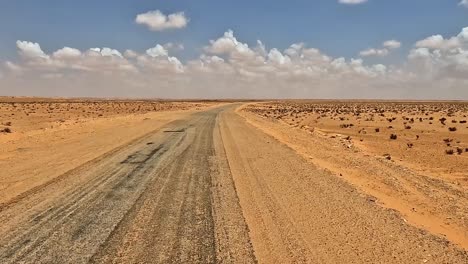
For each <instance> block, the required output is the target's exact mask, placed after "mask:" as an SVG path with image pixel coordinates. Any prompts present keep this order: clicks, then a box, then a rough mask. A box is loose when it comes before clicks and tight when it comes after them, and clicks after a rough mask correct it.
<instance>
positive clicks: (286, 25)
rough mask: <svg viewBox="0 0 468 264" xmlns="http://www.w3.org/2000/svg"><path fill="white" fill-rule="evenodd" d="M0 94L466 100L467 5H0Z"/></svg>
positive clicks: (395, 1) (22, 0)
mask: <svg viewBox="0 0 468 264" xmlns="http://www.w3.org/2000/svg"><path fill="white" fill-rule="evenodd" d="M343 2H345V3H343ZM346 2H347V3H346ZM231 30H232V31H231ZM257 40H260V41H261V42H257ZM180 45H183V48H181V46H180ZM175 47H178V48H175ZM0 95H39V96H106V97H109V96H120V97H122V96H124V97H170V98H186V97H191V98H192V97H203V98H222V97H229V98H385V99H393V98H401V99H413V98H414V99H468V0H315V1H311V0H290V1H266V0H258V1H208V0H195V1H194V0H192V1H188V0H186V1H182V0H170V1H169V0H166V1H154V0H153V1H150V0H120V1H116V0H113V1H111V0H102V1H91V0H80V1H76V0H49V1H46V0H43V1H38V0H15V1H2V2H1V3H0Z"/></svg>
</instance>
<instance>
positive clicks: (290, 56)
mask: <svg viewBox="0 0 468 264" xmlns="http://www.w3.org/2000/svg"><path fill="white" fill-rule="evenodd" d="M436 36H437V35H436ZM467 40H468V28H465V29H463V30H462V31H461V32H460V33H459V34H458V35H456V36H453V37H447V38H443V37H436V38H434V37H428V38H426V39H423V40H421V41H418V42H417V43H415V45H414V47H413V48H412V49H411V50H410V52H409V54H408V56H407V59H406V61H405V62H404V63H402V64H401V65H385V64H371V63H369V62H368V61H366V59H365V58H344V57H338V58H336V57H335V58H334V57H332V56H330V55H327V54H326V53H324V52H323V51H321V50H319V49H316V48H313V47H308V46H307V45H306V44H305V43H293V44H291V45H290V46H289V47H287V48H286V49H284V50H282V49H279V48H267V45H265V44H264V43H263V42H262V41H257V43H256V45H254V46H252V47H251V46H249V45H248V44H247V43H245V42H243V41H241V40H239V39H238V38H237V37H236V36H235V34H234V32H233V31H232V30H228V31H226V32H225V33H224V34H223V35H221V36H220V37H219V38H216V39H214V40H211V41H209V42H208V43H207V45H206V46H205V47H204V48H203V52H202V54H200V56H199V57H198V58H196V59H191V60H188V61H184V62H182V61H181V60H180V59H179V58H177V57H175V56H174V55H172V54H171V50H176V49H178V48H177V45H176V44H155V46H153V47H150V48H148V49H147V50H145V51H142V52H138V51H134V50H126V51H125V52H123V55H122V54H121V53H120V51H118V50H115V49H113V48H109V47H105V48H91V49H88V50H85V51H80V50H77V49H74V48H70V47H64V48H62V49H59V50H57V51H55V52H52V53H51V54H46V53H45V52H43V51H42V49H41V48H40V46H39V44H37V43H33V42H24V41H23V42H18V53H19V54H20V55H21V59H20V60H19V61H17V62H10V61H8V62H4V63H0V72H2V73H3V77H2V79H1V80H0V85H1V86H2V87H10V92H11V93H12V94H15V93H17V94H29V95H31V90H26V89H28V88H27V87H35V90H34V91H37V93H38V94H39V95H43V96H46V95H63V96H133V97H145V96H146V97H170V98H200V97H204V98H228V97H229V98H315V97H319V98H324V97H326V98H419V99H423V98H438V99H442V98H448V99H450V98H451V99H461V98H463V99H468V90H467V89H466V87H468V41H467ZM400 46H401V43H400V42H398V41H396V40H389V41H385V42H383V43H382V46H381V47H380V48H377V49H369V50H367V53H366V54H364V53H363V54H361V56H363V57H366V56H365V55H367V54H369V55H378V54H379V52H382V51H379V50H386V51H385V52H390V51H392V50H394V49H397V48H399V47H400ZM57 91H60V92H61V94H56V93H57Z"/></svg>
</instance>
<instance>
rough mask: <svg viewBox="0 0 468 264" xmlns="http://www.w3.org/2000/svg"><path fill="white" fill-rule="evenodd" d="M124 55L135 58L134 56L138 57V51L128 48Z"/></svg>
mask: <svg viewBox="0 0 468 264" xmlns="http://www.w3.org/2000/svg"><path fill="white" fill-rule="evenodd" d="M124 57H125V58H128V59H134V58H136V57H138V53H137V52H135V51H133V50H131V49H127V50H125V52H124Z"/></svg>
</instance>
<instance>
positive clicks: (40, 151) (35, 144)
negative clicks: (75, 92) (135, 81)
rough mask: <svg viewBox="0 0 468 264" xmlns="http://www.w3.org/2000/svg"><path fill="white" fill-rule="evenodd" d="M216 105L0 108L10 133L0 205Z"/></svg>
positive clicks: (3, 136) (4, 141)
mask: <svg viewBox="0 0 468 264" xmlns="http://www.w3.org/2000/svg"><path fill="white" fill-rule="evenodd" d="M214 105H217V104H216V103H194V102H186V103H184V102H177V103H171V102H164V103H158V102H124V103H122V102H104V103H98V102H75V103H70V102H65V103H64V102H58V103H57V102H40V103H33V102H23V103H17V102H16V103H15V102H9V103H2V104H0V117H1V123H2V126H4V127H9V128H11V131H12V132H11V133H0V144H1V145H2V148H1V149H0V171H1V173H0V204H3V203H6V202H8V201H9V200H11V199H12V198H14V197H16V196H18V195H20V194H22V193H24V192H26V191H28V190H30V189H32V188H34V187H36V186H40V185H42V184H45V183H47V182H49V181H51V180H53V179H54V178H56V177H58V176H60V175H62V174H64V173H66V172H67V171H70V170H72V169H74V168H76V167H78V166H80V165H82V164H84V163H86V162H89V161H91V160H93V159H96V158H97V157H100V156H102V155H104V154H106V153H108V152H112V151H113V150H114V149H116V148H118V147H119V146H122V145H126V144H128V143H130V142H131V141H132V140H135V139H137V138H139V137H142V136H144V135H146V134H148V133H150V132H152V131H154V130H157V129H158V128H160V127H161V126H163V125H165V124H167V123H169V122H171V121H173V120H176V119H180V118H183V117H185V116H188V115H189V114H191V113H193V112H196V111H200V110H203V109H207V108H210V107H213V106H214ZM33 112H34V113H33ZM7 120H8V121H7Z"/></svg>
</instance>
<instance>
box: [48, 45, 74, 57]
mask: <svg viewBox="0 0 468 264" xmlns="http://www.w3.org/2000/svg"><path fill="white" fill-rule="evenodd" d="M52 56H53V57H54V58H57V59H74V58H79V57H80V56H81V51H80V50H78V49H74V48H70V47H64V48H62V49H59V50H57V51H55V52H54V53H53V54H52Z"/></svg>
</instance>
